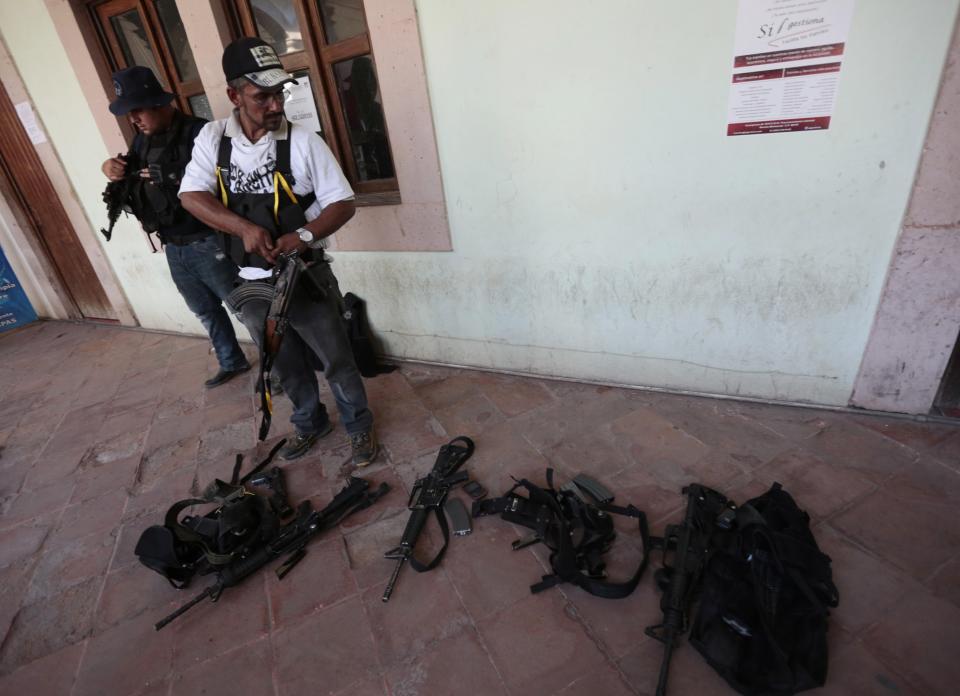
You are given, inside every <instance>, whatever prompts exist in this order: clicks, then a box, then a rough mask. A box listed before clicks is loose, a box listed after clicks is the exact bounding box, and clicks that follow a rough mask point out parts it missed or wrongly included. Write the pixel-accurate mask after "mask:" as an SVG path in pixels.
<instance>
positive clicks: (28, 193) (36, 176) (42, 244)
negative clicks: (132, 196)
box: [0, 84, 124, 323]
mask: <svg viewBox="0 0 960 696" xmlns="http://www.w3.org/2000/svg"><path fill="white" fill-rule="evenodd" d="M32 108H33V107H32V105H31V109H32ZM0 140H3V141H4V143H5V146H6V148H7V149H8V154H7V156H6V157H5V156H4V155H3V152H2V150H0V167H2V168H3V170H4V171H3V173H2V178H3V179H4V182H3V189H4V195H5V197H6V200H7V201H8V203H9V205H10V207H11V209H12V211H13V215H14V218H15V220H16V222H17V225H18V227H20V229H21V230H22V232H23V235H24V237H25V238H26V239H27V240H28V244H29V245H30V251H31V252H32V253H33V254H34V255H35V257H36V258H37V259H42V260H43V261H42V266H43V268H42V271H43V275H44V276H45V277H46V278H47V279H48V280H51V281H52V284H53V285H54V286H55V291H56V292H57V295H58V298H59V299H60V300H61V302H62V303H63V305H64V307H65V308H66V310H67V313H68V315H70V318H75V319H85V320H90V321H101V322H107V323H120V321H121V317H122V316H123V314H124V313H123V312H122V311H121V310H120V309H119V308H118V307H116V306H115V304H114V302H113V300H112V299H111V297H110V294H109V292H108V290H107V287H106V285H105V284H104V283H103V281H102V280H101V279H100V277H99V275H98V274H97V272H96V268H95V267H94V264H93V262H92V260H91V259H90V257H89V255H88V254H87V252H86V249H85V248H84V245H83V243H82V242H81V241H80V238H79V236H78V234H77V230H76V227H75V226H74V224H73V223H74V221H73V219H71V217H70V215H69V214H68V213H67V210H66V208H65V207H64V205H63V203H62V202H61V201H60V198H59V195H58V194H57V190H56V188H55V187H54V185H53V182H52V181H51V179H50V176H49V175H48V174H47V171H46V168H45V167H44V165H43V162H42V160H41V159H40V156H39V154H38V153H37V151H36V148H35V147H34V144H33V143H32V142H31V140H30V138H29V137H28V136H27V133H26V130H25V129H24V127H23V125H22V124H21V122H20V119H19V117H18V115H17V112H16V109H15V107H14V104H13V100H12V98H11V97H10V94H9V92H8V91H7V87H6V85H4V84H0ZM11 158H12V159H11ZM39 200H50V206H51V208H48V209H47V211H48V212H49V214H50V217H52V218H53V219H54V221H55V222H57V223H58V224H57V226H56V228H57V229H59V230H61V232H62V234H64V235H70V236H71V237H72V239H71V240H70V245H71V246H72V245H73V244H74V242H75V244H76V248H77V249H79V250H80V251H81V252H82V253H83V260H84V264H85V265H86V266H87V268H83V265H84V264H81V266H80V268H79V270H78V267H77V266H76V265H74V266H73V268H72V269H69V268H68V269H67V270H68V275H70V274H73V279H74V283H75V286H76V287H71V284H70V282H68V280H67V277H65V276H64V269H63V267H62V263H63V259H62V258H61V263H60V264H58V263H57V261H56V258H57V255H56V254H53V253H51V250H50V248H49V247H48V242H47V240H46V238H45V236H44V235H43V234H42V233H41V232H40V230H41V229H42V224H41V222H40V220H39V219H38V216H37V213H36V212H35V211H36V210H37V209H38V208H37V201H39ZM46 222H48V223H49V222H50V219H47V220H46ZM65 248H66V247H65ZM92 281H95V283H96V288H97V289H92V288H93V286H89V287H91V290H90V292H89V293H88V294H87V295H86V296H85V297H80V298H79V299H78V296H77V295H76V294H75V293H76V288H77V287H79V286H80V285H81V284H82V283H87V284H89V283H91V282H92ZM96 295H99V296H98V297H94V296H96ZM94 305H95V306H96V308H98V309H102V310H103V311H104V312H109V313H110V315H112V316H98V315H95V314H93V313H92V312H90V313H88V314H84V309H83V308H84V306H86V307H87V308H88V309H93V307H94Z"/></svg>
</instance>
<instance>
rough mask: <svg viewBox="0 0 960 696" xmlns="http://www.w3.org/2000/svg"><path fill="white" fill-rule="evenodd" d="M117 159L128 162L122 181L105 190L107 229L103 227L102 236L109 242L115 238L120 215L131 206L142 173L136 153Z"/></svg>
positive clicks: (119, 156) (115, 182)
mask: <svg viewBox="0 0 960 696" xmlns="http://www.w3.org/2000/svg"><path fill="white" fill-rule="evenodd" d="M117 159H120V160H123V161H124V162H126V163H127V169H126V173H125V174H124V175H123V178H122V179H118V180H117V181H111V182H109V183H108V184H107V187H106V188H105V189H104V190H103V202H104V203H106V204H107V227H106V228H103V227H101V228H100V234H102V235H103V236H104V237H105V238H106V240H107V241H108V242H109V241H110V238H111V237H113V227H114V225H116V224H117V220H119V219H120V213H121V212H122V211H123V210H124V207H126V206H129V205H130V199H131V197H132V195H133V189H134V188H135V187H136V186H137V185H139V184H140V172H139V171H137V167H136V166H135V165H136V161H135V160H136V153H135V152H134V151H133V150H131V151H130V152H128V153H127V154H125V155H117Z"/></svg>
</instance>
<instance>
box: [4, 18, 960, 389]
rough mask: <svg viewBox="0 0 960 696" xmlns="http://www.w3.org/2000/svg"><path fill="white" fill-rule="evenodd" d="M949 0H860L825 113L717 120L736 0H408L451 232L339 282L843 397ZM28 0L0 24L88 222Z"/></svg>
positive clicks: (539, 369) (94, 208)
mask: <svg viewBox="0 0 960 696" xmlns="http://www.w3.org/2000/svg"><path fill="white" fill-rule="evenodd" d="M958 2H960V0H915V1H914V2H911V3H904V2H901V1H900V0H860V2H858V3H857V8H856V12H855V15H854V21H853V28H852V32H851V36H850V39H849V42H848V45H847V55H846V58H845V60H844V67H843V72H842V74H841V82H840V90H839V98H838V101H837V108H836V111H835V115H834V121H833V124H832V126H831V129H830V130H829V131H824V132H816V133H793V134H780V135H767V136H747V137H741V138H727V137H726V135H725V117H726V108H727V91H728V84H729V77H730V65H731V62H732V45H733V33H734V27H735V9H736V2H735V0H717V1H711V2H706V1H702V0H701V1H700V2H695V3H667V2H653V1H651V0H642V1H641V0H606V2H604V3H596V4H595V6H596V7H597V9H595V10H592V11H591V10H588V9H587V7H588V5H587V4H584V3H582V2H575V1H574V0H524V1H522V2H520V1H518V0H485V1H484V2H475V0H417V10H418V13H419V24H420V32H421V36H422V42H423V50H424V56H425V64H426V70H427V76H428V84H429V89H430V96H431V101H432V108H433V116H434V121H435V127H436V131H437V138H438V145H439V152H440V162H441V168H442V172H443V183H444V190H445V195H446V200H447V209H448V211H449V216H450V228H451V233H452V237H453V246H454V251H453V252H451V253H373V252H339V253H338V254H337V255H336V263H335V266H334V268H335V270H336V272H337V274H338V276H339V277H340V278H341V285H342V286H343V287H344V288H345V289H349V290H353V291H354V292H357V293H358V294H360V295H361V296H363V297H365V298H366V299H367V300H368V301H369V303H370V311H371V317H372V320H373V322H374V324H375V326H376V329H377V330H378V331H379V332H381V334H382V335H383V337H384V338H385V339H386V341H387V346H388V348H389V350H390V352H391V353H393V354H395V355H399V356H406V357H412V358H419V359H425V360H437V361H444V362H453V363H461V364H469V365H477V366H482V367H494V368H503V369H511V370H520V371H526V372H532V373H539V374H546V375H562V376H569V377H580V378H587V379H598V380H605V381H611V382H618V383H625V384H638V385H651V386H659V387H675V388H685V389H694V390H698V391H707V392H719V393H727V394H744V395H753V396H761V397H771V398H778V399H789V400H809V401H814V402H820V403H827V404H845V403H846V402H847V399H848V397H849V395H850V390H851V387H852V384H853V380H854V377H855V375H856V372H857V368H858V365H859V362H860V358H861V356H862V354H863V350H864V346H865V343H866V339H867V334H868V331H869V329H870V325H871V322H872V320H873V316H874V313H875V309H876V305H877V301H878V297H879V294H880V289H881V285H882V283H883V279H884V275H885V273H886V269H887V266H888V264H889V261H890V255H891V249H892V247H893V243H894V240H895V238H896V235H897V231H898V228H899V225H900V221H901V218H902V215H903V211H904V208H905V206H906V202H907V199H908V196H909V192H910V188H911V183H912V180H913V175H914V171H915V168H916V165H917V162H918V158H919V154H920V149H921V146H922V143H923V138H924V133H925V130H926V124H927V121H928V119H929V115H930V111H931V107H932V104H933V101H934V97H935V95H936V89H937V85H938V81H939V79H940V74H941V70H942V65H943V58H944V55H945V51H946V47H947V43H948V40H949V36H950V30H951V27H952V24H953V21H954V18H955V16H956V12H957V7H958ZM33 4H34V3H20V2H16V3H14V2H0V30H2V32H3V35H4V37H5V38H6V39H7V41H8V44H9V48H10V52H11V54H12V55H13V57H14V59H15V60H16V61H17V64H18V67H19V70H20V72H21V74H22V75H23V78H24V81H25V82H26V84H27V86H28V88H29V89H30V92H31V95H32V96H33V99H34V101H35V103H36V104H37V108H38V110H40V111H41V113H42V116H43V119H44V123H45V125H46V127H47V130H48V132H49V134H50V137H51V139H52V140H53V142H54V144H55V145H56V147H57V149H58V151H59V152H60V156H61V158H62V159H63V161H64V164H65V166H66V168H67V170H68V172H70V175H71V177H72V179H73V183H74V186H75V188H76V190H77V192H78V194H79V196H80V198H81V200H82V202H83V204H84V206H85V208H86V210H87V213H88V215H89V216H90V218H91V219H92V220H95V221H96V222H97V224H99V223H100V221H101V216H102V212H101V205H100V202H99V194H100V189H101V188H102V179H101V178H99V172H98V166H99V162H100V161H102V159H103V158H104V157H105V156H106V155H107V154H108V153H107V151H106V149H105V148H104V146H103V144H102V138H101V137H100V136H99V135H98V133H97V130H96V127H95V125H94V123H93V121H92V118H91V117H90V116H89V114H88V113H87V111H88V109H87V105H86V102H85V101H84V100H83V98H82V96H81V95H80V93H79V89H78V88H77V87H76V85H75V84H71V79H70V77H71V68H70V63H69V58H68V56H66V55H65V54H64V53H63V52H62V50H61V51H58V49H57V47H58V46H59V42H58V41H57V38H56V33H55V32H54V30H53V27H52V26H51V22H50V20H49V17H47V16H45V13H44V11H43V9H42V8H40V9H37V8H33V7H30V8H29V10H27V9H25V8H24V7H23V5H31V6H32V5H33ZM37 4H39V3H37ZM14 6H15V11H14ZM384 79H388V78H387V77H386V76H384ZM107 253H108V255H109V258H110V261H111V262H112V264H113V266H114V268H115V269H116V272H117V274H118V276H119V277H120V279H121V283H122V284H123V287H124V289H125V291H126V293H127V295H128V297H129V298H130V302H131V304H132V305H133V306H134V308H135V311H136V313H137V316H138V318H139V319H140V321H141V323H142V324H143V325H144V326H150V327H155V328H165V329H173V330H191V331H193V330H198V325H196V326H195V321H194V320H193V318H192V317H191V316H190V314H189V312H188V311H187V310H186V308H185V307H183V305H182V302H180V301H179V297H178V296H177V295H176V292H175V290H174V289H173V287H172V284H171V283H170V282H169V278H168V274H167V273H166V269H165V267H164V265H163V263H162V262H163V260H162V258H160V257H159V256H150V255H149V254H148V253H145V250H144V243H143V242H142V240H141V239H140V238H139V237H138V236H137V233H136V230H135V226H134V225H133V224H130V223H127V224H126V225H124V226H123V228H122V229H120V230H118V233H117V239H116V240H115V241H114V242H111V244H110V245H107Z"/></svg>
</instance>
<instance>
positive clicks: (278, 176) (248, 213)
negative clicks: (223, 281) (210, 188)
mask: <svg viewBox="0 0 960 696" xmlns="http://www.w3.org/2000/svg"><path fill="white" fill-rule="evenodd" d="M224 130H226V129H224ZM292 135H293V133H292V126H290V125H288V126H287V137H286V138H284V139H283V140H276V141H275V142H276V148H277V151H276V158H275V160H274V168H273V171H272V172H270V174H269V175H270V178H271V179H272V180H273V191H272V192H271V193H234V192H232V191H231V190H230V155H231V153H232V152H233V140H232V138H230V137H229V136H228V135H227V134H226V132H224V134H223V136H222V137H221V138H220V148H219V150H218V152H217V184H218V186H219V188H220V202H221V203H223V205H224V206H225V207H227V208H228V209H230V210H231V211H232V212H234V213H236V214H237V215H239V216H240V217H242V218H244V219H245V220H249V221H250V222H253V223H255V224H257V225H260V227H263V228H264V229H265V230H267V231H268V232H269V233H270V236H271V238H272V239H273V240H274V241H276V240H277V239H279V238H280V237H281V236H283V235H285V234H288V233H290V232H294V231H296V230H297V229H298V228H300V227H303V226H304V225H305V224H307V217H306V211H307V209H308V208H309V207H310V206H311V205H313V203H314V201H316V200H317V196H316V194H314V193H313V192H312V191H311V192H310V193H307V194H303V195H301V196H297V195H295V194H294V193H293V187H294V186H295V185H296V180H295V179H294V177H293V173H292V170H291V168H290V140H291V136H292ZM223 242H224V251H225V252H226V253H227V255H228V256H230V258H231V259H232V260H233V262H234V263H236V264H237V265H238V266H241V267H242V266H256V267H257V268H271V267H272V266H273V264H271V263H269V262H268V261H267V260H266V259H264V258H262V257H261V256H259V255H257V254H252V253H248V252H247V251H245V250H244V248H243V240H242V239H241V238H240V237H236V236H234V235H224V237H223Z"/></svg>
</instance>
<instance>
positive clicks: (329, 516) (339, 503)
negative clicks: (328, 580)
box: [154, 477, 390, 631]
mask: <svg viewBox="0 0 960 696" xmlns="http://www.w3.org/2000/svg"><path fill="white" fill-rule="evenodd" d="M369 487H370V483H369V482H368V481H365V480H363V479H360V478H355V477H351V478H350V483H349V484H348V485H347V486H345V487H344V488H343V489H342V490H341V491H340V492H339V493H337V495H336V496H334V498H333V500H332V501H330V503H329V504H328V505H327V506H326V507H325V508H323V509H322V510H313V509H311V506H310V502H309V501H304V502H302V503H301V504H300V507H299V509H298V514H297V517H296V519H294V520H293V521H292V522H290V523H289V524H287V525H284V526H283V527H281V528H280V531H279V532H278V533H277V535H276V536H275V537H274V538H273V539H272V540H271V541H270V542H269V543H267V544H265V545H264V546H261V547H259V548H257V549H255V550H254V551H252V552H251V553H250V554H249V555H247V556H246V557H245V558H241V559H239V560H238V561H236V562H234V563H231V564H230V565H228V566H226V567H224V568H223V569H221V570H220V571H218V573H217V581H216V582H215V583H214V584H212V585H210V586H209V587H208V588H207V589H205V590H204V591H203V592H201V593H200V594H198V595H197V596H196V597H194V598H193V599H191V600H190V601H189V602H187V603H186V604H184V605H183V606H182V607H180V608H179V609H177V610H176V611H175V612H173V613H172V614H170V615H169V616H167V617H166V618H164V619H162V620H161V621H158V622H157V623H156V624H155V625H154V628H155V629H156V630H158V631H159V630H160V629H161V628H163V627H164V626H166V625H167V624H168V623H170V622H171V621H173V620H174V619H176V618H177V617H179V616H181V615H182V614H183V613H185V612H186V611H187V610H189V609H190V608H191V607H194V606H196V605H197V604H199V603H200V602H202V601H203V600H205V599H206V598H208V597H209V598H210V599H211V600H212V601H214V602H216V601H217V600H218V599H220V595H221V594H222V593H223V591H224V590H225V589H226V588H228V587H233V586H234V585H238V584H240V582H241V581H242V580H243V579H244V578H247V577H249V576H250V575H253V574H254V573H255V572H257V571H258V570H260V569H261V568H262V567H263V566H265V565H267V564H268V563H270V561H272V560H273V559H275V558H278V557H279V556H283V555H286V554H290V555H289V557H288V558H287V560H285V561H284V562H283V563H282V564H281V565H280V566H279V567H278V568H277V570H276V573H277V577H278V578H280V579H281V580H282V579H283V578H284V577H285V576H286V575H287V573H289V572H290V571H291V570H292V569H293V567H294V566H295V565H296V564H297V563H299V562H300V560H301V559H302V558H303V557H304V556H305V555H306V553H307V552H306V548H305V547H306V545H307V543H308V542H309V541H310V539H312V538H313V537H314V536H316V535H317V534H319V533H320V532H322V531H324V530H326V529H329V528H330V527H333V526H335V525H336V524H338V523H339V522H340V521H341V520H343V519H344V518H345V517H347V516H348V515H351V514H353V513H354V512H358V511H360V510H363V509H365V508H367V507H369V506H370V505H372V504H373V503H375V502H376V501H377V500H378V499H379V498H380V497H381V496H382V495H384V494H385V493H386V492H387V491H389V490H390V487H389V486H388V485H387V484H386V483H381V484H380V487H379V488H378V489H377V490H375V491H370V490H368V489H369Z"/></svg>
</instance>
